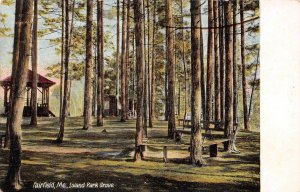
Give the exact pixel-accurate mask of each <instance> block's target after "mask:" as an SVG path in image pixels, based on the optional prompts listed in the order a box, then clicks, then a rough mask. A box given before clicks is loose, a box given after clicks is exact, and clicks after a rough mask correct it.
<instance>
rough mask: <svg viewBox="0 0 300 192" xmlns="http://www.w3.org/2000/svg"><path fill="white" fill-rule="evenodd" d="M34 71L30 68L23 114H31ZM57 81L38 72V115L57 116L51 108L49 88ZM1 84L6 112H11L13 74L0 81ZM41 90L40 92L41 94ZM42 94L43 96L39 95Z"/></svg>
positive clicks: (26, 115)
mask: <svg viewBox="0 0 300 192" xmlns="http://www.w3.org/2000/svg"><path fill="white" fill-rule="evenodd" d="M32 77H33V72H32V71H31V70H28V80H27V84H26V98H25V99H26V100H25V101H24V110H23V116H25V117H28V116H31V89H32V79H33V78H32ZM54 84H55V82H53V81H51V80H49V79H47V78H46V77H44V76H42V75H40V74H38V83H37V87H38V101H37V115H38V116H42V117H49V116H55V115H54V114H53V113H52V112H51V111H50V110H49V88H50V87H51V86H53V85H54ZM0 85H1V86H2V87H3V89H4V108H5V114H6V115H7V113H8V112H9V108H10V98H9V95H10V89H11V76H9V77H6V78H4V79H3V80H1V81H0ZM39 92H40V94H39ZM39 96H41V97H39Z"/></svg>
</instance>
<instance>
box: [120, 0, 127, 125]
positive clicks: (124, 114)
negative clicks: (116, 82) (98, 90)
mask: <svg viewBox="0 0 300 192" xmlns="http://www.w3.org/2000/svg"><path fill="white" fill-rule="evenodd" d="M126 15H127V10H126V0H123V13H122V52H121V54H122V58H121V63H122V68H121V76H122V81H121V100H122V101H121V108H122V110H121V121H122V122H125V121H126V120H127V112H126V92H127V90H126V76H127V62H126V51H127V49H126V34H127V32H126V27H127V26H126V25H127V21H126Z"/></svg>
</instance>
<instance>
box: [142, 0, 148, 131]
mask: <svg viewBox="0 0 300 192" xmlns="http://www.w3.org/2000/svg"><path fill="white" fill-rule="evenodd" d="M143 22H144V26H143V27H144V54H145V56H144V59H145V63H144V64H145V67H144V71H145V72H144V96H143V99H144V101H143V102H144V116H143V123H144V124H143V130H144V135H143V136H144V137H147V135H148V130H147V127H148V125H147V120H148V116H147V112H148V101H147V99H148V65H146V64H147V57H146V50H147V45H146V8H145V1H143Z"/></svg>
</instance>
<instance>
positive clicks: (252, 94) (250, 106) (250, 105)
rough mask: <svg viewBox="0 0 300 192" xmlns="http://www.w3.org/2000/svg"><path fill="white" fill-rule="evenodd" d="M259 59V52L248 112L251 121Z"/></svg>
mask: <svg viewBox="0 0 300 192" xmlns="http://www.w3.org/2000/svg"><path fill="white" fill-rule="evenodd" d="M258 59H259V52H258V54H257V59H256V67H255V75H254V80H253V85H252V91H251V96H250V103H249V113H248V117H249V123H250V121H251V118H250V117H251V108H252V100H253V97H254V88H255V82H256V75H257V67H258V61H259V60H258Z"/></svg>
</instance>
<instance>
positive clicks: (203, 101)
mask: <svg viewBox="0 0 300 192" xmlns="http://www.w3.org/2000/svg"><path fill="white" fill-rule="evenodd" d="M199 12H200V14H199V15H200V27H202V7H200V9H199ZM199 32H200V63H201V105H202V116H203V119H204V120H205V119H206V116H205V114H206V99H205V98H206V89H205V66H204V65H205V64H204V50H203V46H204V45H203V32H202V29H200V30H199Z"/></svg>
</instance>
